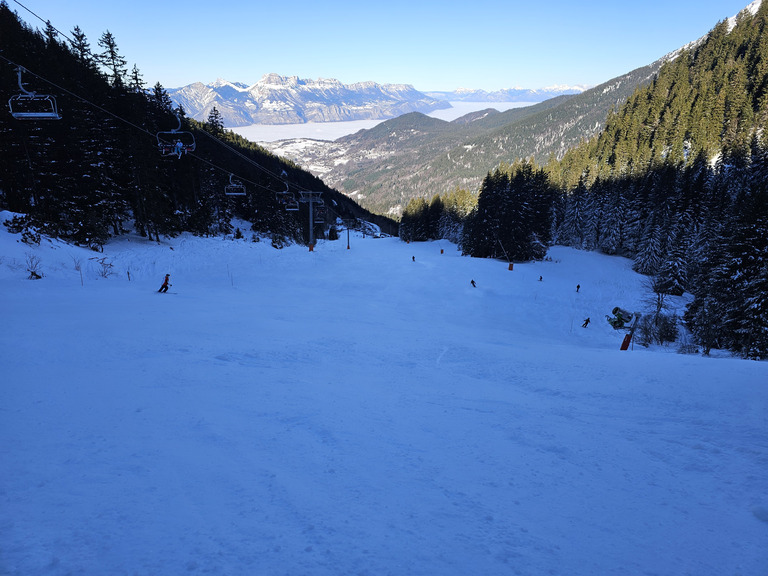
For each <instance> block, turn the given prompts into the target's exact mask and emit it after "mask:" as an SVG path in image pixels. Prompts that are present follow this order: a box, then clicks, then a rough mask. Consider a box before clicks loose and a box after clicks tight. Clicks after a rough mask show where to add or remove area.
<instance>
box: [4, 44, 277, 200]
mask: <svg viewBox="0 0 768 576" xmlns="http://www.w3.org/2000/svg"><path fill="white" fill-rule="evenodd" d="M0 58H2V59H3V60H5V61H6V62H7V63H8V64H11V65H12V66H17V67H18V66H21V65H20V64H18V63H17V62H15V61H13V60H11V59H10V58H7V57H6V56H4V55H3V54H0ZM21 67H22V68H24V70H25V71H26V72H28V73H29V74H31V75H32V76H34V77H35V78H38V79H39V80H42V81H43V82H46V83H47V84H50V85H51V86H53V87H54V88H56V89H57V90H60V91H61V92H64V93H66V94H68V95H70V96H72V97H73V98H76V99H78V100H80V101H82V102H85V103H86V104H88V105H89V106H92V107H94V108H96V109H97V110H99V111H101V112H103V113H105V114H107V115H108V116H111V117H112V118H114V119H116V120H119V121H120V122H123V123H124V124H127V125H128V126H130V127H132V128H135V129H136V130H139V131H141V132H143V133H145V134H147V135H148V136H152V137H155V136H156V134H155V133H153V132H150V131H149V130H147V129H146V128H144V127H142V126H139V125H138V124H135V123H133V122H131V121H130V120H126V119H125V118H123V117H121V116H119V115H117V114H115V113H114V112H111V111H109V110H107V109H106V108H104V107H102V106H99V105H98V104H96V103H94V102H91V101H90V100H88V99H87V98H84V97H82V96H80V95H79V94H75V93H74V92H72V91H71V90H68V89H66V88H64V87H63V86H60V85H58V84H56V83H55V82H52V81H51V80H48V79H47V78H44V77H43V76H40V75H39V74H36V73H35V72H33V71H31V70H29V69H28V68H26V67H25V66H21ZM200 132H202V133H204V134H206V135H207V136H209V137H210V138H213V139H214V140H216V141H217V142H219V143H221V144H222V145H224V146H225V147H227V148H229V149H230V150H231V151H232V152H234V153H235V154H237V155H239V156H241V157H242V158H243V159H245V160H247V161H248V162H250V163H251V164H253V165H254V166H256V167H258V168H260V169H261V170H263V171H264V172H266V173H267V174H269V175H270V176H272V177H273V178H276V179H277V180H279V181H281V182H283V183H284V184H286V185H289V184H290V183H289V182H287V181H285V180H283V179H282V178H281V177H280V176H277V175H275V174H273V173H272V172H270V171H269V170H267V169H266V168H264V167H263V166H260V165H259V164H257V163H256V162H254V161H253V160H251V159H250V158H248V157H247V156H245V155H244V154H242V153H241V152H239V151H237V150H235V149H234V148H232V147H231V146H228V145H226V144H225V143H223V142H221V141H220V140H218V138H215V137H214V136H213V135H211V134H208V132H206V131H205V130H203V129H200ZM190 155H191V156H193V157H194V158H196V159H197V160H200V161H201V162H203V163H205V164H207V165H209V166H211V167H213V168H216V169H217V170H221V171H222V172H226V173H231V170H227V169H225V168H223V167H222V166H219V165H218V164H216V163H214V162H211V161H210V160H207V159H205V158H202V157H201V156H199V155H198V154H190ZM237 177H238V179H239V180H241V181H242V182H247V183H248V184H251V185H253V186H256V187H258V188H262V189H264V190H266V191H267V192H274V190H272V189H270V188H267V187H266V186H264V185H263V184H259V183H258V182H254V181H252V180H250V179H249V178H244V177H241V176H239V175H237Z"/></svg>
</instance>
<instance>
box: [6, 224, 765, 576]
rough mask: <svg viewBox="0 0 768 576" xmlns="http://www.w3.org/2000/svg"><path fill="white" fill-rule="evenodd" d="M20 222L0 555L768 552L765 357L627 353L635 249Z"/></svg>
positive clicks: (10, 241) (14, 246)
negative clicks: (77, 238) (507, 256)
mask: <svg viewBox="0 0 768 576" xmlns="http://www.w3.org/2000/svg"><path fill="white" fill-rule="evenodd" d="M5 217H7V213H6V214H0V221H2V220H4V219H5ZM17 240H18V237H17V236H14V235H11V234H9V233H8V232H7V230H6V229H5V228H4V227H2V226H0V250H1V252H0V294H2V301H3V309H2V325H3V331H2V333H1V334H0V350H1V351H2V352H0V358H1V359H2V371H1V373H2V385H0V438H2V444H1V445H0V446H1V447H0V502H2V506H0V574H3V575H14V576H15V575H28V574H40V575H64V574H110V575H147V576H149V575H159V574H163V575H176V574H215V575H253V574H258V575H283V574H285V575H353V574H355V575H358V574H370V575H408V576H417V575H425V576H426V575H435V574H440V575H444V576H445V575H457V576H458V575H469V574H482V575H509V574H521V575H536V576H538V575H543V574H561V575H567V576H581V575H583V576H594V575H609V574H615V575H622V576H624V575H630V574H654V575H668V576H678V575H683V574H691V575H697V576H698V575H708V574H712V575H715V574H717V575H726V574H728V575H736V574H738V575H742V576H764V575H765V574H766V573H768V545H767V544H768V436H766V430H767V426H768V418H767V417H766V414H768V365H766V363H765V362H748V361H742V360H738V359H734V358H730V357H727V356H725V355H721V356H720V357H716V358H702V357H700V356H690V355H687V356H686V355H680V354H676V353H674V352H675V350H674V347H671V348H669V349H667V348H664V347H651V348H650V349H645V348H642V347H640V346H638V345H635V346H634V347H633V349H632V350H630V351H627V352H621V351H619V350H618V348H619V344H620V342H621V339H622V336H623V333H622V332H616V331H614V330H613V329H612V328H611V327H610V326H608V324H607V323H606V322H605V320H604V315H605V314H607V313H609V312H610V310H611V308H612V307H613V306H615V305H621V306H622V307H625V308H628V309H631V310H642V309H643V306H644V304H643V300H644V299H645V296H644V293H643V287H642V285H643V281H642V277H640V276H638V275H637V274H635V273H634V272H632V270H631V265H630V262H628V261H627V260H625V259H622V258H612V257H608V256H603V255H599V254H595V253H587V252H579V251H575V250H571V249H567V248H562V247H554V248H552V249H551V251H550V256H551V257H552V259H553V261H551V262H537V263H528V264H515V266H514V270H513V271H509V270H508V269H507V266H506V264H504V263H500V262H498V261H492V260H477V259H470V258H465V257H461V256H460V254H459V253H458V252H457V251H456V248H455V246H453V245H451V244H449V243H447V242H430V243H420V244H404V243H402V242H400V241H398V240H396V239H372V238H365V239H363V238H360V237H359V236H353V238H352V248H351V250H346V242H342V241H337V242H320V243H319V245H318V247H317V249H316V251H315V252H312V253H310V252H308V251H307V249H306V248H305V247H300V246H292V247H289V248H286V249H283V250H275V249H273V248H272V247H271V246H269V243H268V242H260V243H252V242H247V241H233V240H231V239H221V238H219V239H200V238H195V237H192V236H188V235H183V236H180V237H178V238H174V239H170V240H165V241H163V242H161V243H160V244H157V243H152V242H147V241H146V240H142V239H140V238H136V237H125V238H122V239H120V240H116V241H114V242H112V243H111V244H109V245H108V246H107V247H106V248H105V251H104V254H96V253H93V252H89V251H86V250H83V249H79V248H76V247H72V246H67V245H64V244H61V243H58V242H50V241H47V240H44V242H43V244H42V245H41V246H40V247H28V246H25V245H23V244H21V243H20V242H18V241H17ZM171 248H172V249H171ZM441 249H444V253H443V254H441V253H440V250H441ZM30 254H34V255H38V256H39V258H40V261H41V270H42V271H43V274H44V278H43V279H42V280H39V281H30V280H27V279H26V275H27V273H26V271H25V270H26V265H25V261H26V258H27V256H28V255H30ZM412 256H415V261H414V260H413V259H412ZM94 257H95V258H104V257H105V258H107V259H108V261H109V262H110V263H112V264H113V267H112V270H113V271H114V275H113V276H111V277H109V278H103V277H100V276H99V271H100V270H101V267H100V265H99V263H98V261H96V260H91V258H94ZM78 259H79V260H80V262H81V264H82V269H83V280H82V285H81V277H80V273H79V272H77V271H76V270H75V268H74V263H75V261H76V260H78ZM129 272H130V280H129V279H128V273H129ZM166 272H168V273H170V274H171V283H172V284H173V287H172V288H171V292H174V294H168V295H162V294H157V293H156V290H157V288H158V287H159V285H160V283H161V281H162V277H163V275H164V274H165V273H166ZM539 276H542V281H541V282H540V281H539V280H538V278H539ZM471 279H474V280H475V281H476V282H477V288H473V287H472V286H471V285H470V283H469V282H470V280H471ZM577 283H578V284H580V285H581V290H580V292H579V293H576V289H575V286H576V284H577ZM684 302H685V299H683V298H681V299H674V303H675V304H676V305H677V306H680V307H682V306H683V304H684ZM587 316H589V317H590V318H591V320H592V324H590V326H589V327H588V328H586V329H584V328H581V323H582V322H583V320H584V318H586V317H587Z"/></svg>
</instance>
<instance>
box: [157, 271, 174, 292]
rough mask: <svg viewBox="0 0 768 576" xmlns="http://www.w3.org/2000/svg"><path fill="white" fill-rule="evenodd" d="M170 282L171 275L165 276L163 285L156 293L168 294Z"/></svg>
mask: <svg viewBox="0 0 768 576" xmlns="http://www.w3.org/2000/svg"><path fill="white" fill-rule="evenodd" d="M170 281H171V275H170V274H166V275H165V280H163V285H162V286H160V290H158V292H168V288H169V287H170V286H171V284H170Z"/></svg>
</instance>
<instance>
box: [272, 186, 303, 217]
mask: <svg viewBox="0 0 768 576" xmlns="http://www.w3.org/2000/svg"><path fill="white" fill-rule="evenodd" d="M275 198H276V199H277V201H278V202H280V203H281V204H282V205H283V206H284V207H285V209H286V210H288V211H289V212H295V211H296V210H298V209H299V201H298V200H296V197H295V196H294V195H293V194H291V193H290V192H288V188H287V186H286V190H285V191H284V192H277V193H276V194H275Z"/></svg>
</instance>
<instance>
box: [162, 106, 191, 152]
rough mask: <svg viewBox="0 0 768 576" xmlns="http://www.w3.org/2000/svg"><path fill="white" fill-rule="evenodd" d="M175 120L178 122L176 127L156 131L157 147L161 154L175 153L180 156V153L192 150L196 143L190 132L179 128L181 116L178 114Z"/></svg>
mask: <svg viewBox="0 0 768 576" xmlns="http://www.w3.org/2000/svg"><path fill="white" fill-rule="evenodd" d="M176 120H178V122H179V125H178V127H177V128H174V129H171V130H169V131H165V132H158V133H157V135H156V136H157V149H158V150H159V151H160V154H162V155H163V156H169V155H171V154H175V155H176V156H178V157H179V158H181V155H182V154H187V153H188V152H194V151H195V147H196V143H195V136H194V134H192V132H185V131H183V130H182V129H181V118H179V115H178V114H177V115H176Z"/></svg>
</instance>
